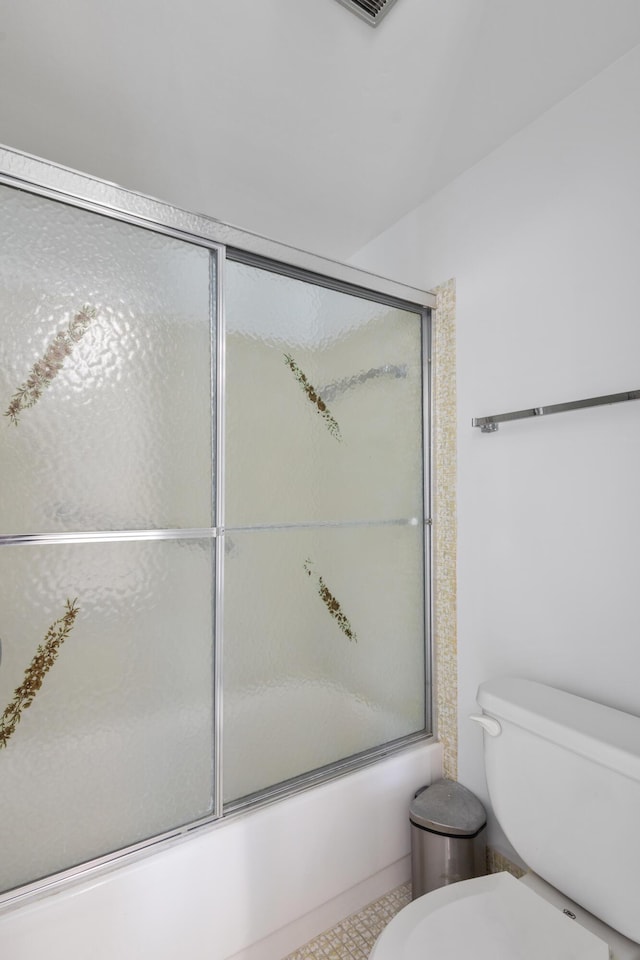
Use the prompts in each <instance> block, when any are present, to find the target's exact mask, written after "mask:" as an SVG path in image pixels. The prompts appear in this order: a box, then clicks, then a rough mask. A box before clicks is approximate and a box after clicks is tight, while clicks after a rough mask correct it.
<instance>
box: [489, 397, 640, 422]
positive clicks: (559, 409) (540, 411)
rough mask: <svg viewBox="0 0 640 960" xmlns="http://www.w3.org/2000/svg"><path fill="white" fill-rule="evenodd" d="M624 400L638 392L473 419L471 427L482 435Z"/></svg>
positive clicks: (633, 398)
mask: <svg viewBox="0 0 640 960" xmlns="http://www.w3.org/2000/svg"><path fill="white" fill-rule="evenodd" d="M626 400H640V390H628V391H627V392H626V393H608V394H606V395H605V396H602V397H589V398H588V399H587V400H571V401H569V402H568V403H552V404H550V405H549V406H547V407H529V408H528V409H527V410H514V411H513V412H512V413H497V414H495V415H494V416H491V417H474V418H473V420H472V421H471V426H472V427H480V430H481V431H482V433H495V432H496V430H497V429H498V425H499V424H500V423H507V422H509V421H510V420H527V419H528V418H529V417H546V416H548V415H549V414H551V413H567V412H568V411H570V410H583V409H584V408H585V407H601V406H603V405H605V404H608V403H624V402H625V401H626Z"/></svg>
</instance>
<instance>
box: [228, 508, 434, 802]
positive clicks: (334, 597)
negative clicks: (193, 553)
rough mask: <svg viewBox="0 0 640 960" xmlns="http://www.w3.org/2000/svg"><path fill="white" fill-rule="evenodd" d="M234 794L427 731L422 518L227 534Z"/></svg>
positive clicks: (231, 779)
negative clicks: (412, 522)
mask: <svg viewBox="0 0 640 960" xmlns="http://www.w3.org/2000/svg"><path fill="white" fill-rule="evenodd" d="M225 553H226V573H225V654H224V680H225V701H224V704H225V707H224V787H225V791H224V792H225V798H226V800H227V801H230V800H236V799H238V798H239V797H243V796H245V795H246V794H249V793H252V792H255V791H258V790H262V789H264V788H266V787H269V786H272V785H273V784H275V783H278V782H280V781H282V780H286V779H288V778H290V777H295V776H298V775H300V774H303V773H306V772H308V771H310V770H313V769H314V768H316V767H321V766H324V765H325V764H329V763H333V762H335V761H338V760H342V759H344V758H345V757H348V756H350V755H351V754H354V753H359V752H361V751H364V750H368V749H370V748H372V747H376V746H378V745H380V744H383V743H386V742H389V741H391V740H395V739H397V738H399V737H403V736H406V735H408V734H411V733H415V732H416V731H420V730H423V729H424V727H425V651H424V582H423V577H422V569H423V531H422V529H421V525H407V524H404V525H376V526H355V527H342V528H326V527H316V528H305V529H296V530H277V531H264V530H262V531H258V532H255V531H254V532H233V533H229V534H227V535H226V550H225Z"/></svg>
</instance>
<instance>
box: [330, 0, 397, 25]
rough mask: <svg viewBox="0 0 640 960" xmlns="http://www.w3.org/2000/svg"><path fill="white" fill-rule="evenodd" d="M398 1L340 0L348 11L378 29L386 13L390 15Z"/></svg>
mask: <svg viewBox="0 0 640 960" xmlns="http://www.w3.org/2000/svg"><path fill="white" fill-rule="evenodd" d="M395 2H396V0H338V3H341V4H342V6H343V7H346V8H347V10H351V11H353V13H355V15H356V16H357V17H360V18H361V19H362V20H366V21H367V23H370V24H371V26H372V27H377V26H378V24H379V23H380V21H381V20H382V18H383V17H384V15H385V13H388V12H389V10H390V9H391V7H392V6H393V5H394V3H395Z"/></svg>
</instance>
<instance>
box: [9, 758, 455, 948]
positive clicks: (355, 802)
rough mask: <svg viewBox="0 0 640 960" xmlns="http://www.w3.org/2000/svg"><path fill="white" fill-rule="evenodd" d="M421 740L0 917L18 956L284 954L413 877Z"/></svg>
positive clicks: (425, 772)
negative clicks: (412, 815)
mask: <svg viewBox="0 0 640 960" xmlns="http://www.w3.org/2000/svg"><path fill="white" fill-rule="evenodd" d="M440 775H441V754H440V749H439V747H438V746H437V745H433V744H424V743H423V744H421V745H418V746H416V747H413V748H409V749H407V750H406V751H404V752H402V753H401V754H397V755H396V756H394V757H391V758H388V759H386V760H384V761H381V762H380V763H378V764H375V765H373V766H371V767H367V768H366V769H363V770H360V771H358V772H356V773H353V774H351V775H349V776H347V777H344V778H342V779H341V780H335V781H333V782H331V783H327V784H325V785H324V786H321V787H318V788H316V789H314V790H310V791H308V792H306V793H302V794H298V795H297V796H295V797H292V798H290V799H288V800H285V801H282V802H280V803H276V804H273V805H271V806H270V807H267V808H263V809H262V810H258V811H256V812H254V813H251V814H247V815H245V816H243V817H240V818H238V819H236V820H234V821H232V822H229V823H227V824H224V825H222V826H218V827H215V828H209V829H206V828H203V829H202V830H201V831H200V832H198V833H196V834H193V835H192V836H191V837H189V838H187V839H185V840H183V841H181V842H178V843H177V844H175V845H174V846H171V847H169V848H168V849H165V850H163V851H161V852H158V853H155V854H151V855H149V856H147V857H146V858H145V859H143V860H141V861H138V862H137V863H133V864H130V865H129V866H126V867H120V868H116V869H115V870H113V871H111V872H110V873H106V874H103V875H102V876H101V877H99V878H97V879H94V881H93V882H87V883H82V884H79V885H77V886H75V887H71V888H69V889H68V890H67V891H65V892H63V893H57V894H55V895H52V896H49V897H46V898H45V899H42V900H39V901H36V902H32V903H31V904H29V905H27V906H24V907H20V908H18V909H15V910H13V911H10V912H8V913H5V914H4V915H3V916H2V917H0V957H3V958H4V957H7V958H8V957H11V958H12V960H39V958H41V957H47V958H48V960H87V958H88V957H91V958H92V960H175V958H176V957H182V956H188V957H190V958H191V960H225V958H227V957H228V958H233V960H281V958H282V957H283V956H285V955H286V954H288V953H289V952H291V951H292V950H294V949H295V948H296V947H298V946H300V945H301V944H303V943H305V942H306V941H307V940H309V939H311V938H312V937H314V936H316V935H317V934H318V933H320V932H321V931H322V930H324V929H326V928H328V927H331V926H333V925H334V924H335V923H337V922H338V921H339V920H341V919H342V918H343V917H345V916H347V915H348V914H349V913H351V912H353V911H354V910H358V909H360V908H361V907H362V906H364V904H366V903H368V902H369V901H371V900H373V899H375V898H376V897H378V896H381V895H382V894H383V893H386V892H387V891H388V890H389V889H392V888H393V887H394V886H395V885H397V884H399V883H403V882H404V881H405V880H406V879H408V877H409V857H408V854H409V849H410V843H409V823H408V802H409V799H410V798H411V796H412V792H413V791H414V790H415V789H416V788H417V787H418V786H420V784H422V783H430V782H431V781H432V779H437V778H438V777H439V776H440Z"/></svg>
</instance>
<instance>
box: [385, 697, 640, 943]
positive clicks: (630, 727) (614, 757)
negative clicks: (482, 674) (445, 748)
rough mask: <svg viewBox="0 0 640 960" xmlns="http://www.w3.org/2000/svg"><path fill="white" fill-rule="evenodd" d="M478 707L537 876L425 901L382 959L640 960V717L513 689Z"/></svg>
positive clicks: (504, 802)
mask: <svg viewBox="0 0 640 960" xmlns="http://www.w3.org/2000/svg"><path fill="white" fill-rule="evenodd" d="M478 703H479V704H480V706H481V708H482V711H483V712H482V716H481V717H473V718H472V719H474V720H477V721H478V722H480V723H481V724H482V725H483V727H484V731H485V732H484V759H485V769H486V775H487V785H488V788H489V796H490V799H491V803H492V806H493V809H494V812H495V815H496V817H497V819H498V821H499V822H500V824H501V826H502V828H503V830H504V832H505V834H506V836H507V837H508V839H509V841H510V842H511V843H512V844H513V847H514V849H515V850H517V851H518V853H519V854H520V856H521V857H522V859H523V860H524V862H525V863H527V864H528V866H529V868H530V870H531V871H532V872H531V873H528V874H526V876H525V877H523V878H522V880H515V879H514V878H513V877H512V876H511V875H510V874H508V873H497V874H492V875H489V876H486V877H478V878H476V879H473V880H463V881H461V882H458V883H453V884H451V885H449V886H445V887H441V888H440V889H438V890H434V891H432V892H431V893H427V894H426V895H425V896H422V897H419V898H418V899H417V900H414V901H413V902H412V903H411V904H410V905H409V906H408V907H405V908H404V910H401V911H400V913H399V914H398V915H397V916H396V917H395V918H394V919H393V920H392V921H391V923H390V924H389V925H388V926H387V927H386V928H385V930H384V931H383V932H382V934H381V935H380V937H379V938H378V941H377V943H376V945H375V947H374V948H373V951H372V953H371V957H370V960H430V958H433V960H608V958H613V960H640V717H634V716H631V715H630V714H627V713H622V712H621V711H619V710H613V709H611V708H610V707H605V706H603V705H602V704H598V703H593V702H591V701H590V700H584V699H582V698H581V697H576V696H573V695H572V694H569V693H564V692H563V691H561V690H556V689H554V688H553V687H547V686H545V685H544V684H540V683H534V682H533V681H530V680H520V679H513V678H504V679H499V680H491V681H489V682H487V683H483V684H482V685H481V687H480V689H479V690H478ZM561 891H562V892H561Z"/></svg>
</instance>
